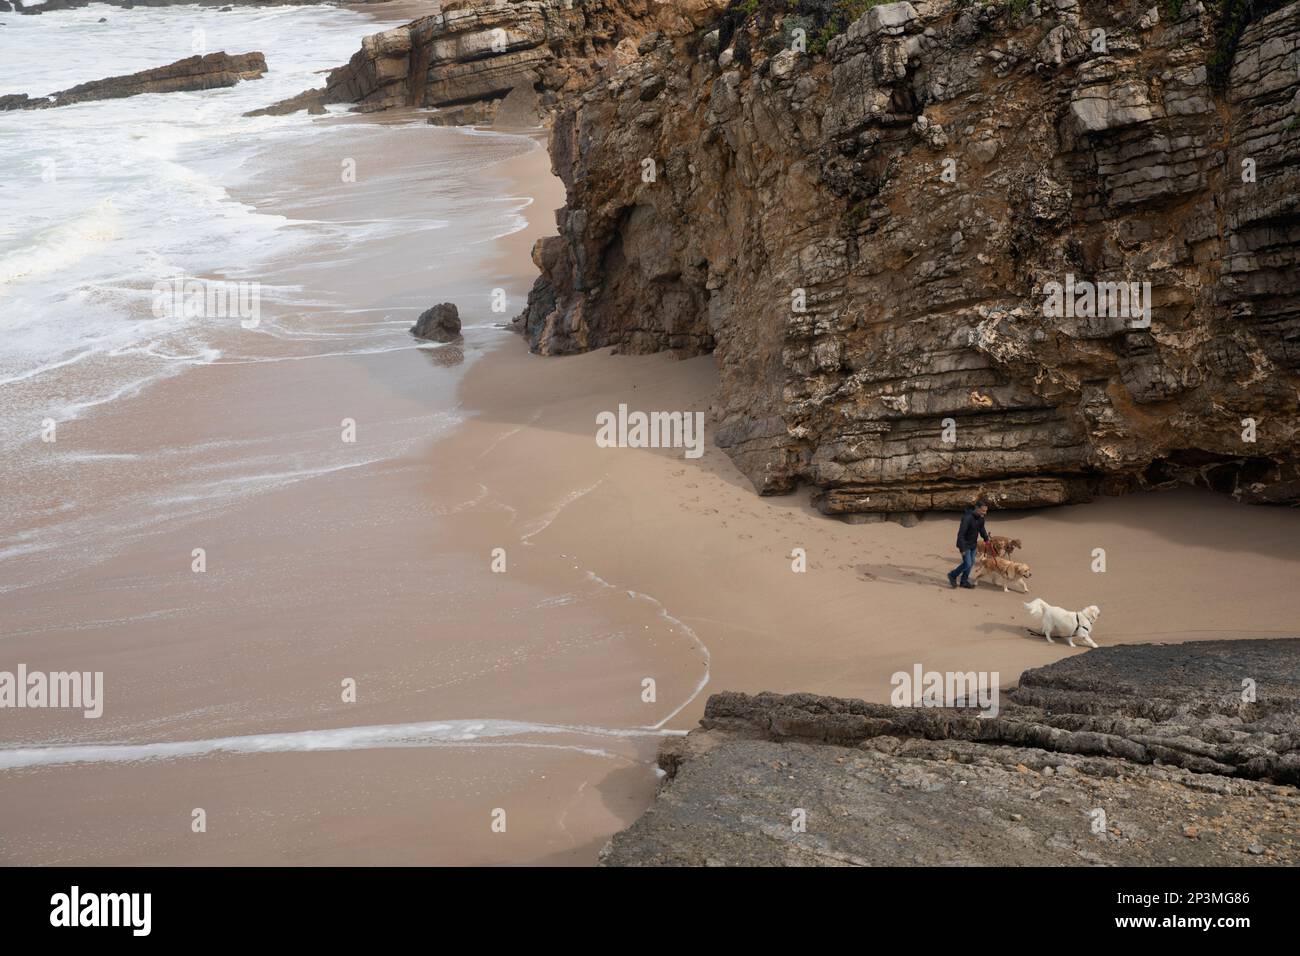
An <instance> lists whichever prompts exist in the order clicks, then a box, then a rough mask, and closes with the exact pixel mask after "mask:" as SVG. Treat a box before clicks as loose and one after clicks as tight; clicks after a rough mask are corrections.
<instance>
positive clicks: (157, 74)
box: [0, 52, 266, 110]
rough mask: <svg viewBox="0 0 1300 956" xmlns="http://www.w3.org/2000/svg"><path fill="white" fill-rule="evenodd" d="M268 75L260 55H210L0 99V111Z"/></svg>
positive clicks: (211, 86)
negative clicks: (41, 93) (43, 93)
mask: <svg viewBox="0 0 1300 956" xmlns="http://www.w3.org/2000/svg"><path fill="white" fill-rule="evenodd" d="M265 72H266V57H264V56H263V55H262V54H261V53H256V52H254V53H233V54H232V53H225V52H220V53H209V54H207V55H205V56H189V57H186V58H185V59H183V60H177V61H176V62H175V63H169V64H168V65H167V66H159V67H154V68H153V69H149V70H141V71H140V72H139V73H131V74H129V75H127V76H111V77H109V78H108V79H105V80H94V81H93V82H90V83H82V84H79V85H78V86H74V87H71V88H69V89H66V90H60V91H59V92H57V93H51V94H50V95H49V96H36V97H32V96H28V95H27V94H25V93H17V94H11V95H8V96H0V110H39V109H48V108H49V107H53V106H68V105H70V104H72V103H84V102H87V101H89V100H112V99H120V98H122V97H125V96H138V95H140V94H141V93H179V92H190V91H194V90H212V89H217V88H219V87H226V86H234V85H235V84H236V83H238V82H240V81H241V80H251V79H256V78H257V77H260V76H261V75H262V74H263V73H265Z"/></svg>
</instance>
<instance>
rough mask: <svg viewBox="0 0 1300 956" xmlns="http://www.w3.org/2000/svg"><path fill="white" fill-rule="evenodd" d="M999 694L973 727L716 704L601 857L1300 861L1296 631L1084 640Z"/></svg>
mask: <svg viewBox="0 0 1300 956" xmlns="http://www.w3.org/2000/svg"><path fill="white" fill-rule="evenodd" d="M1247 679H1249V680H1251V681H1252V682H1253V683H1254V689H1255V692H1256V693H1255V699H1254V700H1249V701H1248V700H1243V696H1246V695H1243V681H1244V680H1247ZM1003 701H1004V703H1003V706H1002V707H1001V710H1000V713H999V715H998V716H997V717H993V718H980V717H977V716H975V715H974V714H973V713H972V712H970V711H961V710H954V709H944V708H938V709H925V708H896V707H889V706H885V705H880V704H870V703H867V702H864V701H860V700H845V699H840V698H830V697H819V696H816V695H813V694H790V695H785V696H782V695H778V694H759V695H757V696H752V697H751V696H749V695H746V694H735V693H724V694H715V695H714V696H713V697H711V698H710V699H709V702H708V705H707V707H706V709H705V716H704V719H703V720H702V721H701V722H700V723H701V729H699V730H695V731H692V732H691V733H690V734H689V735H687V736H686V737H685V738H673V739H671V740H669V741H668V742H667V743H665V745H664V747H663V749H662V750H661V753H660V761H659V762H660V766H661V767H662V769H663V770H664V771H665V772H666V773H667V774H668V777H667V778H666V779H665V782H664V784H663V785H662V787H661V790H660V793H659V796H658V798H657V800H656V802H655V804H654V806H653V807H651V809H650V810H648V811H647V812H646V814H645V815H644V816H642V817H641V819H640V820H638V821H637V822H636V823H634V824H633V825H632V826H631V827H629V828H628V829H627V830H624V831H623V832H622V833H619V834H617V835H616V836H615V837H614V838H613V839H612V840H611V841H610V843H609V844H608V845H607V846H606V847H605V849H604V850H603V851H602V853H601V861H602V863H604V864H605V865H608V866H644V865H707V864H721V865H755V864H757V865H807V864H820V865H854V864H857V865H873V866H879V865H899V864H904V865H906V864H916V865H952V864H959V865H1078V864H1087V863H1093V864H1114V865H1142V864H1160V865H1163V864H1178V865H1242V864H1249V863H1276V864H1289V865H1293V864H1294V863H1296V862H1297V861H1300V790H1297V789H1296V787H1297V785H1300V640H1280V641H1214V642H1203V643H1202V642H1198V643H1192V644H1175V645H1150V644H1148V645H1128V646H1123V647H1106V648H1100V649H1098V650H1094V651H1089V652H1088V653H1086V654H1081V655H1078V656H1075V657H1071V658H1067V659H1065V660H1062V661H1060V662H1058V663H1056V664H1052V665H1049V666H1047V667H1043V668H1038V669H1036V670H1031V671H1027V672H1026V673H1025V674H1024V675H1023V677H1022V678H1021V684H1020V686H1019V687H1018V688H1016V689H1015V690H1013V691H1011V692H1009V693H1007V694H1004V695H1003ZM795 810H801V811H803V814H804V817H805V819H806V829H805V830H804V831H802V832H800V831H799V830H797V829H796V828H795V827H794V826H792V823H793V822H794V818H793V817H792V813H793V812H794V811H795Z"/></svg>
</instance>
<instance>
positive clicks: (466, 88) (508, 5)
mask: <svg viewBox="0 0 1300 956" xmlns="http://www.w3.org/2000/svg"><path fill="white" fill-rule="evenodd" d="M651 6H652V0H588V2H585V3H574V2H572V0H508V2H495V0H444V2H443V3H442V5H441V9H440V11H439V12H438V13H437V14H434V15H432V16H427V17H421V18H420V19H418V20H415V21H413V22H411V23H409V24H407V25H406V26H402V27H398V28H396V29H393V30H388V31H386V32H384V33H377V34H374V35H373V36H369V37H367V38H366V39H365V41H364V42H363V43H362V47H361V49H360V50H359V51H358V52H357V53H356V54H355V55H354V56H353V57H352V59H351V60H350V61H349V62H348V64H347V65H346V66H343V67H340V68H339V69H337V70H334V71H333V72H331V73H330V75H329V77H328V79H327V80H326V87H325V89H324V90H323V91H319V93H318V94H317V97H318V98H317V99H316V100H314V101H313V102H320V103H351V104H354V109H357V110H361V111H371V110H383V109H390V108H393V107H420V108H430V109H436V110H437V111H438V112H437V113H435V114H434V117H433V118H432V119H431V120H430V122H433V123H438V124H446V125H458V124H462V123H490V122H492V121H493V120H494V119H495V118H496V113H497V111H498V109H500V108H501V107H502V104H503V103H507V104H508V109H509V112H510V125H536V123H537V122H538V120H539V118H540V114H541V112H542V111H544V110H547V109H549V108H551V107H553V106H554V104H555V103H556V102H557V98H558V97H559V96H560V95H562V94H563V93H565V92H566V91H571V90H576V89H581V88H583V87H584V86H585V84H586V81H587V80H588V79H589V78H590V77H591V76H592V75H594V73H595V71H596V70H597V69H598V67H599V66H601V65H603V62H604V61H603V59H602V57H603V56H604V55H605V53H606V52H607V51H609V50H611V49H612V48H613V47H614V45H615V43H616V42H617V41H618V40H619V39H620V38H621V37H622V36H624V35H625V34H626V33H627V31H629V30H630V31H633V32H636V31H637V30H638V29H639V27H638V24H639V23H640V22H641V20H642V19H644V17H645V16H646V14H647V12H648V10H649V9H650V7H651ZM512 94H514V95H513V96H512ZM508 98H509V99H508ZM303 102H304V103H305V102H307V101H303Z"/></svg>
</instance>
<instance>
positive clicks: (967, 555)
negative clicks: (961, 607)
mask: <svg viewBox="0 0 1300 956" xmlns="http://www.w3.org/2000/svg"><path fill="white" fill-rule="evenodd" d="M973 567H975V549H974V548H971V549H970V550H969V551H963V552H962V555H961V564H959V565H957V567H955V568H953V569H952V570H951V571H949V572H948V577H950V578H955V577H956V576H957V575H958V574H960V575H961V583H962V584H969V583H970V569H971V568H973Z"/></svg>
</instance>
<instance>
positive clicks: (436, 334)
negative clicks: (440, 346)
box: [411, 302, 460, 342]
mask: <svg viewBox="0 0 1300 956" xmlns="http://www.w3.org/2000/svg"><path fill="white" fill-rule="evenodd" d="M411 334H412V335H414V336H415V337H416V338H417V339H428V340H429V341H431V342H451V341H454V340H455V339H458V338H460V311H459V310H458V309H457V308H456V306H455V305H453V304H452V303H450V302H441V303H439V304H438V305H435V306H434V307H433V308H432V309H425V310H424V311H423V312H421V313H420V317H419V318H418V319H416V320H415V325H413V326H411Z"/></svg>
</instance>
